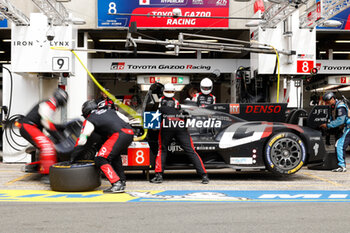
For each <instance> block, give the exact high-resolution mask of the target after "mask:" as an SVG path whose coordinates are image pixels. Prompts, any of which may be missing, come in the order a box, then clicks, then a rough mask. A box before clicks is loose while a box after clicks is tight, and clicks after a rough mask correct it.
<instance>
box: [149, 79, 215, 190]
mask: <svg viewBox="0 0 350 233" xmlns="http://www.w3.org/2000/svg"><path fill="white" fill-rule="evenodd" d="M174 95H175V87H174V85H173V84H171V83H167V84H165V85H164V90H163V96H162V97H161V98H160V103H159V107H160V112H161V113H162V118H163V120H164V121H168V122H169V121H172V120H177V121H178V120H180V121H181V120H183V119H180V118H178V117H177V116H178V115H180V111H179V109H180V104H179V102H178V101H177V100H176V99H175V98H174ZM167 125H168V126H169V124H167ZM163 126H164V125H163V124H162V125H161V129H160V130H159V137H158V147H159V149H158V154H157V157H156V167H155V172H156V174H155V176H154V178H153V179H152V180H151V181H150V182H151V183H162V182H163V172H164V166H165V163H166V157H167V152H168V145H169V144H170V142H171V140H172V139H173V138H175V139H176V140H177V142H178V143H179V144H180V146H181V147H182V149H183V150H184V152H185V153H186V155H187V156H189V157H190V159H191V160H192V163H193V165H194V167H195V169H196V171H197V173H198V174H199V175H200V176H201V177H202V183H203V184H208V183H209V178H208V174H207V171H206V170H205V167H204V165H203V162H202V159H201V158H200V157H199V155H198V154H197V152H196V150H195V148H194V145H193V142H192V138H191V136H190V134H189V132H188V130H187V129H186V128H185V127H163Z"/></svg>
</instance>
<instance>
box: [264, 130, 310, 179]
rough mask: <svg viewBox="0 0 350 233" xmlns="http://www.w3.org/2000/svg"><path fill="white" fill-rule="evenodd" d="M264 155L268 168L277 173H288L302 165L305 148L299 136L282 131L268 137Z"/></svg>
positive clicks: (294, 171)
mask: <svg viewBox="0 0 350 233" xmlns="http://www.w3.org/2000/svg"><path fill="white" fill-rule="evenodd" d="M264 156H265V164H266V167H267V169H268V170H270V171H271V172H273V173H275V174H279V175H290V174H294V173H296V172H297V171H299V170H300V168H301V167H302V166H303V165H304V163H305V159H306V149H305V145H304V142H303V141H302V140H301V139H300V137H298V136H297V135H295V134H293V133H290V132H282V133H278V134H275V135H273V136H272V137H271V138H270V140H269V141H268V142H267V144H266V147H265V153H264Z"/></svg>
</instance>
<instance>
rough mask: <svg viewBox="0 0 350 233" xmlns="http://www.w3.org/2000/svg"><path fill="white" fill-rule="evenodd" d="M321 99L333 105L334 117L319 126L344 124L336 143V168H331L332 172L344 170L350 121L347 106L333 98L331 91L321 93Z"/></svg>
mask: <svg viewBox="0 0 350 233" xmlns="http://www.w3.org/2000/svg"><path fill="white" fill-rule="evenodd" d="M323 100H324V101H325V102H326V104H327V105H330V106H334V107H335V119H334V120H332V121H331V122H329V123H328V124H322V125H321V127H322V128H325V129H330V128H337V127H341V126H344V131H343V135H342V136H341V137H340V138H339V139H338V141H337V143H336V151H337V158H338V168H336V169H333V170H332V171H333V172H346V164H345V153H346V148H347V147H348V146H349V144H350V122H349V118H348V106H346V104H345V103H344V102H342V101H339V100H337V99H336V98H335V95H334V93H333V92H327V93H326V94H324V95H323Z"/></svg>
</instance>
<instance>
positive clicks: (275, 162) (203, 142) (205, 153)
mask: <svg viewBox="0 0 350 233" xmlns="http://www.w3.org/2000/svg"><path fill="white" fill-rule="evenodd" d="M161 88H162V85H161V84H157V85H155V86H153V87H151V88H150V91H149V93H148V94H147V95H146V98H145V103H144V111H145V112H152V111H156V109H157V107H158V101H157V100H158V99H159V98H160V96H161V93H162V91H161ZM210 108H211V109H210ZM212 109H213V107H210V106H208V107H207V108H200V107H197V106H195V105H193V104H184V105H181V114H182V115H183V116H185V118H186V120H185V122H186V123H184V124H185V127H187V128H188V131H189V133H190V135H191V137H192V140H193V144H194V147H195V149H196V151H197V152H198V154H199V155H200V157H201V158H202V160H203V163H204V165H205V167H206V168H227V167H229V168H233V169H236V170H245V169H247V170H248V169H249V170H252V169H259V170H264V169H268V170H269V171H271V172H273V173H276V174H282V175H285V174H293V173H296V172H297V171H298V170H299V169H300V168H301V167H302V166H303V165H305V164H309V165H320V164H322V163H323V162H324V161H325V159H326V157H327V153H326V150H325V146H324V142H323V140H322V133H321V132H320V131H319V130H315V129H312V128H310V127H301V126H298V125H295V124H287V123H283V122H268V121H246V120H243V119H241V118H238V117H236V116H234V115H232V114H228V113H225V112H222V111H215V110H212ZM158 133H159V131H158V130H152V129H150V130H149V132H148V139H147V140H148V143H149V145H150V149H151V152H152V153H151V156H150V159H151V163H152V164H153V166H154V161H155V156H156V155H157V149H158V140H157V139H158ZM190 164H191V163H190V161H189V159H188V158H187V157H186V156H185V155H184V154H183V150H182V148H181V147H180V146H179V145H177V143H176V142H175V141H173V142H172V143H171V144H170V146H169V147H168V157H167V163H166V166H167V169H174V168H190V167H192V165H190Z"/></svg>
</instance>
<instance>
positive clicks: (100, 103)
mask: <svg viewBox="0 0 350 233" xmlns="http://www.w3.org/2000/svg"><path fill="white" fill-rule="evenodd" d="M106 91H108V92H110V90H109V89H108V88H106ZM100 95H101V96H100V98H98V99H96V104H97V108H98V109H113V110H116V108H115V106H114V102H113V100H111V99H110V98H108V96H107V95H106V94H105V93H104V92H103V91H101V92H100Z"/></svg>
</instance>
